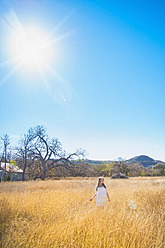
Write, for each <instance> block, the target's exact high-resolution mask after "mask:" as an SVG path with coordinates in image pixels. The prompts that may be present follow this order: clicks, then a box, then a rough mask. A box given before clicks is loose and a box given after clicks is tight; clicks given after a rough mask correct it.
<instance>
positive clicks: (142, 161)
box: [84, 155, 165, 168]
mask: <svg viewBox="0 0 165 248" xmlns="http://www.w3.org/2000/svg"><path fill="white" fill-rule="evenodd" d="M84 162H86V163H88V164H93V165H96V166H99V165H103V164H107V163H112V162H113V161H112V160H105V161H103V160H88V159H87V160H84ZM126 162H127V163H128V164H129V165H136V166H144V167H148V168H152V167H153V166H154V165H156V164H157V163H163V164H164V165H165V162H163V161H160V160H154V159H153V158H150V157H149V156H147V155H139V156H135V157H133V158H130V159H128V160H126Z"/></svg>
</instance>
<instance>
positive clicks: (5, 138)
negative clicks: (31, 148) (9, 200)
mask: <svg viewBox="0 0 165 248" xmlns="http://www.w3.org/2000/svg"><path fill="white" fill-rule="evenodd" d="M1 140H2V142H3V155H2V157H3V159H4V162H5V176H6V162H7V152H8V146H9V145H10V139H9V136H8V135H7V134H4V135H3V136H2V137H1Z"/></svg>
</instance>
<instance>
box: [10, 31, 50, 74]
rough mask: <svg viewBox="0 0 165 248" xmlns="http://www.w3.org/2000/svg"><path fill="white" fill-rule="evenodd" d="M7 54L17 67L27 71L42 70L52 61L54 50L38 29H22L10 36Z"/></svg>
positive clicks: (44, 34)
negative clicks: (8, 53)
mask: <svg viewBox="0 0 165 248" xmlns="http://www.w3.org/2000/svg"><path fill="white" fill-rule="evenodd" d="M9 52H10V56H11V58H13V59H15V60H16V61H17V63H18V65H19V66H21V67H23V68H24V69H27V70H35V69H36V68H43V69H44V67H46V66H48V65H49V64H51V62H52V61H53V54H54V48H53V46H51V45H50V43H49V44H48V41H47V35H46V33H44V32H43V31H41V30H40V29H39V28H34V27H24V28H21V29H17V30H14V31H13V32H12V33H11V36H10V44H9Z"/></svg>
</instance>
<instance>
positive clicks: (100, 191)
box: [96, 186, 108, 206]
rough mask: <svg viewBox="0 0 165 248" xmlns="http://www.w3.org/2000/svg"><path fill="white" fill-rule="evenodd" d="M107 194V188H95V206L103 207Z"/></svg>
mask: <svg viewBox="0 0 165 248" xmlns="http://www.w3.org/2000/svg"><path fill="white" fill-rule="evenodd" d="M107 193H108V191H107V187H106V188H104V187H103V186H102V187H98V188H97V190H96V194H97V199H96V205H97V206H105V203H106V194H107Z"/></svg>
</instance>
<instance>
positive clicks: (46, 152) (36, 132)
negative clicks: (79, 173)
mask: <svg viewBox="0 0 165 248" xmlns="http://www.w3.org/2000/svg"><path fill="white" fill-rule="evenodd" d="M30 132H31V134H32V135H33V140H32V147H31V156H32V159H33V164H35V165H36V164H37V165H38V168H39V169H38V170H36V177H40V178H41V179H42V180H45V178H46V176H47V173H48V172H49V171H50V170H51V169H53V168H55V167H57V166H61V165H62V166H65V167H69V166H72V165H73V159H74V157H78V158H80V157H83V156H84V151H83V150H82V149H80V150H77V151H76V152H74V153H72V154H67V153H66V152H65V151H63V149H62V145H61V142H60V141H59V140H58V139H57V138H50V137H49V136H48V135H47V133H46V129H45V128H44V127H43V126H36V127H34V128H31V129H30ZM35 169H36V167H35Z"/></svg>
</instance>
